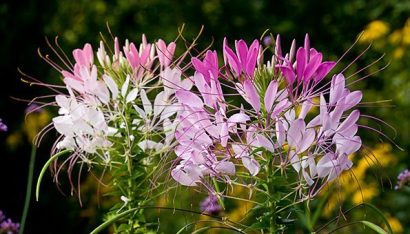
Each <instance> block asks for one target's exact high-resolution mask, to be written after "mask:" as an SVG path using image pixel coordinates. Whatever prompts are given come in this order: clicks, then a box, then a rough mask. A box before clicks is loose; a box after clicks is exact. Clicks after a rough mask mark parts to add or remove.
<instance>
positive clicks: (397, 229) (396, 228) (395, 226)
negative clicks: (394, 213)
mask: <svg viewBox="0 0 410 234" xmlns="http://www.w3.org/2000/svg"><path fill="white" fill-rule="evenodd" d="M387 221H388V222H389V224H390V227H391V229H392V231H393V233H396V234H400V233H403V231H404V229H403V226H402V225H401V223H400V221H399V220H398V219H397V218H395V217H391V216H389V217H387Z"/></svg>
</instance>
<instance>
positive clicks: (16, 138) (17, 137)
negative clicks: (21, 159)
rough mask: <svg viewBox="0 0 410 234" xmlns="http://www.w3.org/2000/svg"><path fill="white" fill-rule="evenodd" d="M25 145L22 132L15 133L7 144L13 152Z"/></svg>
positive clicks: (10, 136) (8, 138) (9, 136)
mask: <svg viewBox="0 0 410 234" xmlns="http://www.w3.org/2000/svg"><path fill="white" fill-rule="evenodd" d="M22 143H23V136H22V134H21V133H20V132H13V133H11V134H9V135H8V136H7V139H6V144H7V146H8V147H9V148H10V149H11V150H15V149H17V147H18V146H19V145H21V144H22Z"/></svg>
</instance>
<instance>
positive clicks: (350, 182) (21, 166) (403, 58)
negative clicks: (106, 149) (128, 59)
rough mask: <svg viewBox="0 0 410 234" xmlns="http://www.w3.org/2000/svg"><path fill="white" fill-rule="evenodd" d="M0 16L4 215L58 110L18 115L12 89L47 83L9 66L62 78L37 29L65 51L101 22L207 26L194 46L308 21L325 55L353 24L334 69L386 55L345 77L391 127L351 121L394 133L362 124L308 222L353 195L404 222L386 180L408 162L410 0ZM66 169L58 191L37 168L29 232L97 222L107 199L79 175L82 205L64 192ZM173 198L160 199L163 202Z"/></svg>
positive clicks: (155, 5)
mask: <svg viewBox="0 0 410 234" xmlns="http://www.w3.org/2000/svg"><path fill="white" fill-rule="evenodd" d="M0 16H1V19H2V20H1V21H0V28H1V45H0V50H1V56H0V59H1V62H0V66H1V69H0V72H1V85H0V88H1V91H0V95H1V99H0V100H1V101H0V118H2V119H3V121H4V122H5V123H6V124H7V125H8V127H9V131H8V132H6V133H0V139H1V142H2V143H1V151H0V152H1V153H0V179H1V181H2V183H1V190H0V191H1V192H0V194H1V195H0V196H1V199H0V210H3V211H4V212H5V214H7V215H8V216H10V217H11V218H12V219H13V220H15V221H18V220H19V219H20V216H21V212H22V209H23V201H24V195H25V186H26V176H27V171H28V162H29V154H30V147H31V142H32V139H33V136H34V135H35V134H36V133H37V132H38V131H39V129H40V128H41V127H42V126H44V124H45V123H47V122H48V121H50V118H52V116H53V114H55V111H56V110H51V109H44V110H43V111H42V112H39V113H36V114H33V115H30V116H28V117H26V118H25V109H26V108H27V103H25V102H23V101H17V100H15V99H13V98H12V97H16V98H19V99H28V100H30V99H32V98H34V97H36V96H39V95H44V94H47V90H46V89H44V88H39V87H32V86H29V85H27V84H25V83H24V82H22V81H21V80H20V78H21V75H19V73H18V72H17V67H19V68H20V69H21V70H22V71H23V72H25V73H27V74H29V75H31V76H33V77H36V78H37V79H39V80H42V81H44V82H50V83H58V82H61V80H60V77H59V74H58V73H57V72H56V71H55V70H53V69H52V68H50V66H48V65H47V64H46V63H45V62H44V61H42V60H41V59H40V57H39V56H38V55H37V48H41V50H42V51H47V53H50V50H49V49H48V48H47V45H46V43H45V39H44V38H45V37H48V38H50V39H51V40H53V39H54V37H55V36H59V42H60V45H61V46H62V48H63V49H64V50H65V51H67V52H69V51H71V50H73V49H74V48H79V47H82V45H83V44H84V43H86V42H90V43H92V44H93V45H94V48H96V47H97V45H98V44H97V43H98V41H99V40H100V36H99V33H100V32H101V33H102V34H104V35H105V36H108V37H109V32H108V30H107V26H106V24H109V27H110V29H111V31H112V33H113V34H114V35H116V36H118V37H119V38H120V40H121V41H123V40H125V39H126V38H128V39H130V40H132V41H135V42H139V41H140V40H141V34H142V33H145V34H146V36H147V37H148V40H150V41H153V40H154V39H158V38H163V39H165V40H166V41H171V40H173V39H175V38H176V37H177V36H178V27H180V26H182V25H183V24H185V30H184V36H185V37H186V38H187V39H191V38H193V37H195V36H196V35H197V33H198V32H199V30H200V28H201V25H204V26H205V30H204V32H203V34H202V36H201V39H200V42H201V45H200V46H199V48H205V47H206V46H207V45H209V43H211V42H212V41H214V48H216V49H219V48H220V47H221V44H222V40H223V37H224V36H227V37H228V38H229V39H230V40H231V41H233V39H239V38H244V39H245V40H248V41H251V40H253V39H254V38H259V37H260V36H261V35H262V33H263V32H264V31H265V30H267V29H269V30H270V32H271V33H273V34H277V33H280V34H281V35H282V45H283V47H284V48H288V47H289V46H290V42H291V40H292V39H293V38H296V39H297V41H298V42H299V43H300V44H301V42H302V41H303V38H304V35H305V33H309V35H310V38H311V44H312V47H315V48H316V49H318V50H320V51H322V52H323V54H324V56H325V58H327V59H333V60H337V58H339V57H340V56H341V55H342V54H344V53H345V52H346V50H347V49H348V48H349V47H350V46H351V45H352V44H353V43H354V42H355V40H356V39H357V38H358V36H359V35H360V34H361V33H362V32H363V34H362V37H360V39H359V42H358V43H357V45H356V46H355V47H354V48H353V50H352V51H350V52H349V53H348V54H347V55H346V56H345V57H344V59H343V60H342V61H341V62H340V64H339V65H338V67H337V68H336V69H337V70H339V71H340V70H343V68H344V67H346V66H347V65H348V64H349V63H350V62H351V61H353V60H354V59H355V58H356V56H358V55H359V54H360V53H361V52H362V51H364V50H365V49H366V48H367V47H368V46H369V45H371V48H370V49H369V50H368V51H367V52H366V53H365V54H364V55H362V56H360V58H359V59H358V60H357V61H355V62H354V64H353V65H352V66H351V68H350V69H348V71H347V75H349V74H353V73H354V71H355V70H359V69H361V68H364V67H366V66H367V65H369V64H371V63H372V62H373V61H375V60H376V59H378V58H380V57H381V56H383V55H384V56H383V57H382V58H381V59H380V61H379V62H377V63H376V64H373V65H372V66H371V67H369V68H367V69H364V70H363V71H361V72H360V73H359V74H357V75H355V76H354V79H360V78H361V77H365V76H367V75H369V74H372V73H375V74H373V75H371V76H370V77H368V78H366V79H365V80H363V81H361V82H358V83H356V84H354V85H353V87H352V88H353V89H359V88H360V89H363V90H364V102H365V103H366V104H364V105H363V106H362V108H361V112H362V113H363V114H367V115H371V116H375V117H377V118H380V119H383V120H384V121H385V122H387V123H388V124H390V125H392V126H393V127H394V128H395V129H396V131H397V133H396V132H395V131H393V130H392V129H390V128H389V127H388V126H387V125H385V124H383V123H380V122H378V121H374V120H372V119H369V118H363V119H362V120H361V121H362V122H361V124H364V125H370V126H372V127H373V128H375V129H377V130H379V131H381V132H383V133H384V134H386V135H387V136H389V137H390V138H392V140H393V141H394V144H393V143H392V142H390V141H389V140H388V139H386V138H385V137H383V136H380V135H377V134H375V132H373V131H368V130H362V131H361V133H360V134H361V135H362V136H363V138H364V139H365V145H366V147H364V149H363V151H362V153H361V154H358V155H355V156H354V159H355V167H354V169H353V171H352V172H353V175H354V176H352V173H345V174H346V175H345V176H344V177H343V178H341V179H340V180H339V181H337V182H335V183H334V184H333V186H331V187H330V188H329V189H328V190H326V191H324V192H323V194H322V195H321V196H320V197H319V199H318V200H317V202H316V203H315V202H314V203H312V204H311V205H312V208H311V209H315V207H317V205H318V202H320V201H324V204H325V206H324V208H323V212H321V217H320V218H319V221H318V223H317V224H316V226H317V228H318V227H320V226H322V225H324V224H325V223H326V222H327V221H328V220H330V219H332V218H334V217H336V216H337V215H339V214H340V212H341V211H343V210H346V209H349V208H351V207H353V206H354V205H356V204H359V203H361V202H363V201H365V202H370V203H372V204H374V205H376V206H377V207H378V208H380V209H381V210H382V211H383V213H384V214H385V216H386V217H387V218H388V220H389V222H390V224H391V225H392V227H393V229H394V230H395V232H396V233H410V212H409V211H408V207H410V191H409V189H404V190H400V191H395V190H394V188H393V187H394V184H395V183H396V176H397V174H398V173H399V172H400V171H401V170H403V169H405V168H408V167H410V160H409V155H408V151H409V149H410V124H409V120H410V109H409V108H410V53H409V52H410V1H396V0H390V1H388V0H374V1H366V0H343V1H341V0H335V1H314V0H289V1H268V0H253V1H249V0H237V1H233V0H232V1H230V0H210V1H200V0H196V1H194V0H192V1H180V0H135V1H132V0H109V1H103V0H78V1H71V0H60V1H34V0H20V1H10V2H2V3H0ZM300 44H299V45H300ZM386 65H388V66H387V67H386V68H384V67H385V66H386ZM379 70H381V71H379ZM48 93H49V92H48ZM55 136H56V134H55V133H54V132H51V133H49V134H48V135H47V136H46V138H45V140H44V141H43V144H42V145H41V147H40V149H39V154H38V157H37V161H36V167H35V175H38V173H39V170H40V168H41V166H42V164H44V162H45V161H46V160H47V158H48V157H49V149H50V147H51V145H52V140H53V139H54V138H55ZM395 144H397V145H399V146H400V147H401V148H403V149H404V151H401V150H400V149H399V148H398V147H396V146H395ZM65 179H66V178H63V177H62V178H61V183H62V185H61V190H62V192H63V193H65V194H66V195H65V196H64V195H63V194H62V192H60V191H59V190H58V189H57V187H56V186H55V184H53V183H52V179H51V178H50V176H49V174H48V176H46V178H45V179H44V181H43V187H42V189H43V190H42V197H41V200H40V202H34V201H32V203H31V210H30V213H29V218H28V221H27V227H26V230H27V233H87V232H89V231H90V230H91V229H92V228H93V227H95V225H97V224H98V223H99V222H100V220H99V219H100V216H99V215H100V213H101V211H102V210H104V209H106V207H105V204H104V202H101V201H100V199H97V197H99V196H98V195H97V193H96V189H95V188H96V185H95V180H93V179H89V178H86V179H84V181H83V184H84V187H83V189H82V190H83V191H82V197H83V200H84V204H83V207H80V205H79V203H78V201H77V198H76V197H72V196H70V190H69V187H68V186H67V182H66V181H64V180H65ZM182 191H183V192H184V194H186V195H185V196H186V199H187V201H189V202H188V203H189V204H185V205H186V206H187V207H190V205H192V204H193V205H192V206H194V207H197V206H198V204H197V203H198V202H199V200H198V199H197V198H196V197H194V195H192V193H190V192H189V191H188V190H185V189H182ZM191 196H192V197H191ZM159 202H162V203H166V201H159ZM171 203H172V201H171ZM171 203H170V204H168V206H172V204H171ZM165 205H166V204H165ZM243 206H245V205H244V204H242V205H241V204H235V205H233V209H232V210H231V211H227V212H228V213H229V212H230V213H229V215H230V217H231V218H232V219H237V220H239V219H240V218H241V215H243V214H242V213H243V212H244V209H246V208H243ZM235 212H236V213H235ZM158 214H159V217H160V221H161V223H162V226H161V230H162V231H163V232H164V233H175V232H176V230H178V228H180V227H181V226H183V225H184V223H186V222H188V220H190V219H193V218H192V217H191V215H187V214H178V213H176V215H175V216H173V217H172V219H171V220H170V218H169V217H170V215H171V214H172V212H161V213H158ZM188 216H189V217H188ZM194 218H195V217H194ZM196 218H197V217H196ZM346 218H347V219H349V220H360V219H363V218H366V219H368V220H372V221H374V222H376V223H378V224H382V222H381V220H380V218H379V217H377V215H375V214H373V213H372V212H368V211H366V210H365V209H355V210H354V211H353V212H349V213H348V214H346ZM304 225H306V224H305V223H304V220H303V219H300V220H299V221H298V222H297V224H296V225H295V227H294V230H293V231H294V232H299V233H303V232H304V231H303V227H304ZM332 225H333V227H335V226H336V225H335V224H332ZM332 225H331V226H332ZM329 228H330V227H329ZM325 230H330V229H325ZM347 230H349V231H347ZM324 232H325V231H324ZM339 232H340V233H346V232H349V233H368V230H363V227H362V226H360V225H359V226H351V227H348V228H346V229H341V230H340V231H339ZM187 233H189V232H187Z"/></svg>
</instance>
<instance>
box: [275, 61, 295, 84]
mask: <svg viewBox="0 0 410 234" xmlns="http://www.w3.org/2000/svg"><path fill="white" fill-rule="evenodd" d="M277 67H278V68H279V69H280V71H281V72H282V74H283V76H284V77H285V79H286V82H287V84H288V86H290V85H292V84H293V82H295V79H296V75H295V72H294V71H293V69H292V68H291V67H289V66H287V65H280V66H277Z"/></svg>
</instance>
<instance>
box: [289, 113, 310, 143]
mask: <svg viewBox="0 0 410 234" xmlns="http://www.w3.org/2000/svg"><path fill="white" fill-rule="evenodd" d="M305 127H306V126H305V121H303V119H296V120H295V121H293V122H292V123H291V124H290V128H289V130H288V134H287V140H288V144H289V146H291V147H297V146H298V145H300V143H301V141H302V139H303V132H302V131H305Z"/></svg>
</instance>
